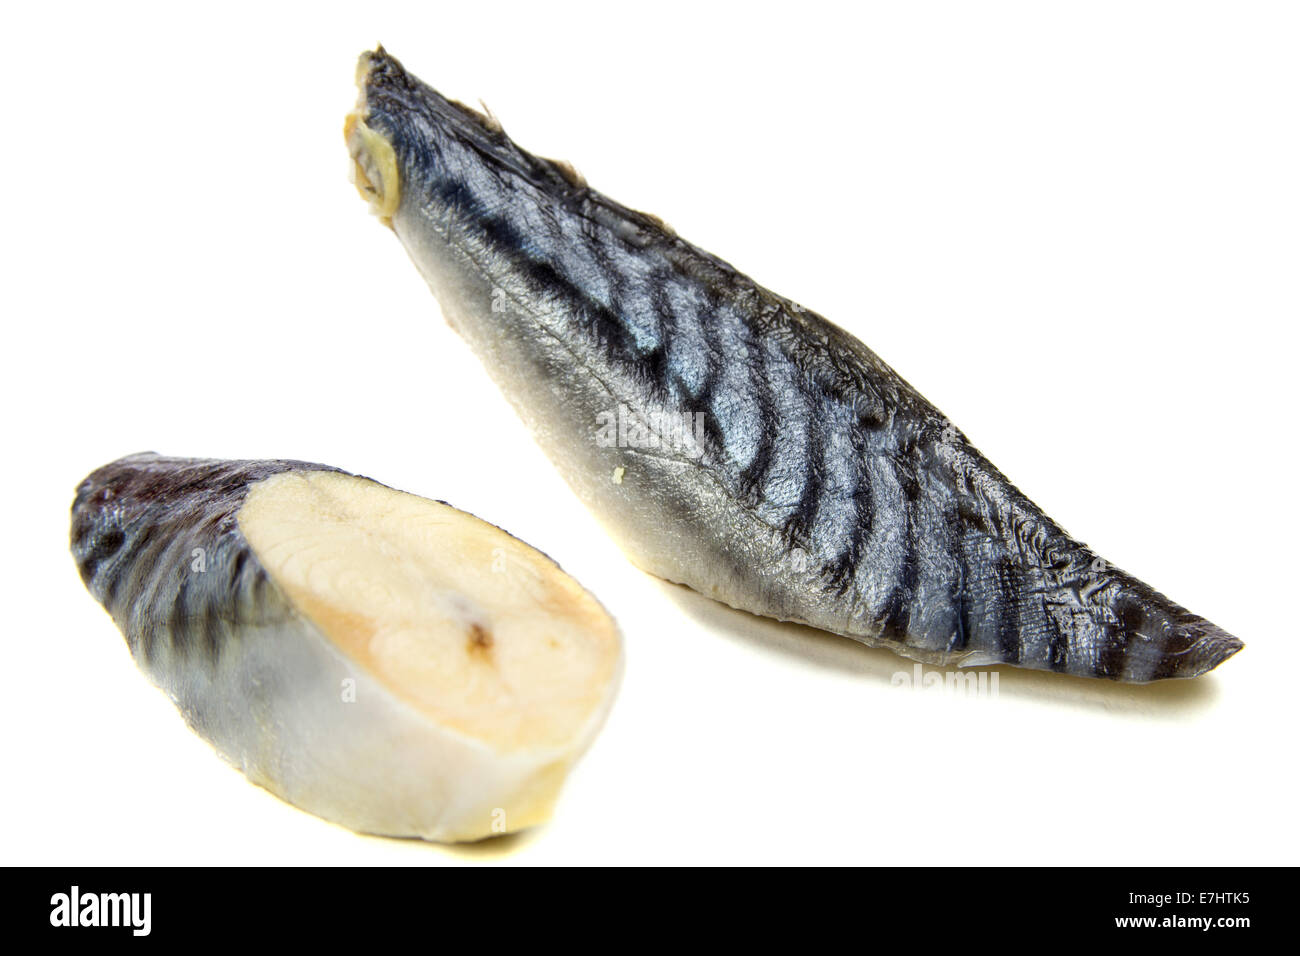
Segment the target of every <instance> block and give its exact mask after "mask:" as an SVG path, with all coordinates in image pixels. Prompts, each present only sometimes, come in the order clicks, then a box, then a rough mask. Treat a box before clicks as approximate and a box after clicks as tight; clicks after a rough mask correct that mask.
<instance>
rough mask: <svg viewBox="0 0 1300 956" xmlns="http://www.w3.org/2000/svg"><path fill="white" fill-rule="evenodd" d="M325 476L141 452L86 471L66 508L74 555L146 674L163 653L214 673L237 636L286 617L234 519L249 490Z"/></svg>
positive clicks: (287, 466) (293, 467)
mask: <svg viewBox="0 0 1300 956" xmlns="http://www.w3.org/2000/svg"><path fill="white" fill-rule="evenodd" d="M322 470H334V469H328V468H326V467H325V466H323V465H315V464H309V463H307V462H298V461H219V460H208V459H190V458H166V457H162V456H159V455H155V454H152V453H144V454H139V455H131V456H129V457H127V458H122V459H119V460H118V461H115V462H113V463H111V464H108V465H105V466H104V467H102V468H99V469H97V470H96V471H94V472H92V473H91V474H90V475H89V476H88V477H87V478H86V479H85V480H84V481H83V482H82V483H81V484H80V485H79V486H78V488H77V494H76V498H75V500H74V501H73V504H72V535H71V536H72V555H73V558H74V559H75V560H76V562H77V569H78V570H79V571H80V573H81V579H82V581H84V582H85V584H86V587H87V588H88V589H89V590H90V592H91V594H93V595H94V596H95V598H96V599H97V600H98V601H99V602H100V603H101V604H103V605H104V607H105V608H106V609H107V610H108V612H109V614H111V615H112V616H113V620H114V621H115V622H116V623H117V625H118V627H119V628H120V629H121V630H122V632H123V634H125V635H126V636H127V642H128V644H129V645H130V648H131V654H132V656H134V657H136V658H137V659H139V660H140V661H141V663H142V664H144V665H146V666H149V665H151V664H152V663H153V662H154V658H155V657H156V655H157V654H158V652H159V651H160V650H165V651H167V652H168V653H169V654H171V655H175V656H176V657H178V658H179V659H182V660H186V661H188V662H190V663H192V664H195V665H206V666H210V667H215V665H216V664H217V662H218V660H219V659H220V656H221V653H222V648H223V646H224V645H225V642H226V641H228V640H232V639H235V637H236V636H237V635H238V634H239V632H240V630H241V628H242V627H244V626H246V625H262V624H269V623H273V622H274V621H276V620H279V619H280V618H281V617H283V616H284V615H286V614H287V613H289V611H288V608H287V606H286V604H285V602H284V601H283V600H282V599H281V598H280V597H279V591H278V589H276V588H275V587H274V585H273V584H272V583H271V582H270V580H269V579H268V577H267V575H266V571H265V570H264V569H263V568H262V566H261V564H260V562H258V560H257V558H256V556H255V555H254V554H253V553H252V551H251V550H250V548H249V546H248V542H247V541H246V540H245V539H244V536H243V534H242V533H241V532H240V530H239V525H238V521H237V516H238V514H239V509H240V507H241V506H242V505H243V503H244V498H245V496H246V495H247V493H248V488H249V486H250V485H252V484H255V483H256V482H258V481H261V480H262V479H264V478H268V477H270V476H271V475H275V474H279V473H281V472H285V471H322ZM196 551H198V552H199V553H198V554H196V553H195V552H196ZM160 642H166V647H165V648H163V647H161V646H160Z"/></svg>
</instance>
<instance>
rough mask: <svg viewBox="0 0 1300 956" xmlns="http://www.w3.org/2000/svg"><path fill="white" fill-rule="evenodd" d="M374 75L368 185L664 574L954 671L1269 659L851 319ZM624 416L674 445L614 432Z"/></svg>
mask: <svg viewBox="0 0 1300 956" xmlns="http://www.w3.org/2000/svg"><path fill="white" fill-rule="evenodd" d="M358 85H359V86H360V89H361V96H360V101H359V103H358V107H357V110H356V111H355V112H354V113H353V114H352V115H351V116H350V117H349V120H348V123H347V125H346V127H345V137H346V139H347V141H348V146H349V150H350V152H351V154H352V156H353V158H354V160H355V163H356V177H357V183H358V187H359V189H360V190H361V191H362V193H363V195H365V196H367V197H368V198H369V199H370V200H371V202H372V204H373V207H374V209H375V210H376V211H377V212H378V213H379V214H380V215H381V217H382V218H383V219H384V221H385V222H386V223H387V224H389V225H390V226H391V227H392V229H393V230H394V232H395V233H396V234H397V236H398V237H399V239H400V240H401V241H402V243H403V244H404V245H405V247H406V249H407V251H408V252H409V253H410V255H411V257H412V259H413V261H414V262H415V264H416V265H417V267H418V268H419V269H420V271H421V272H422V273H423V275H424V276H425V278H426V279H427V281H428V282H429V284H430V286H431V288H432V289H433V291H434V293H435V295H436V296H437V298H438V300H439V302H440V304H441V306H442V309H443V313H444V315H445V316H446V318H447V319H448V321H449V322H450V323H451V325H452V326H453V328H455V329H456V331H457V332H458V333H459V334H461V335H462V336H463V337H464V338H465V339H466V340H467V341H468V342H469V344H470V346H471V347H472V348H473V350H474V351H475V352H476V353H477V354H478V356H479V357H480V359H481V360H482V362H483V364H484V366H485V367H486V369H487V371H488V372H489V374H490V375H492V377H493V378H494V379H495V381H496V382H497V384H498V385H499V386H500V387H501V389H502V390H503V391H504V393H505V395H506V396H507V398H508V399H509V400H510V401H511V403H512V404H513V405H514V407H515V408H516V410H517V411H518V413H519V414H520V416H521V417H522V418H523V419H524V421H525V422H526V423H527V424H528V425H529V427H530V428H531V430H532V431H533V433H534V435H535V436H536V438H537V440H538V441H539V443H540V445H541V446H542V448H543V449H544V450H545V451H546V452H547V453H548V455H549V456H550V457H551V458H552V460H553V461H554V462H555V464H556V465H557V466H558V467H559V469H560V471H561V472H562V474H563V475H564V477H565V478H566V480H567V481H568V482H569V483H570V485H571V486H572V487H573V488H574V490H575V491H576V492H577V494H578V495H579V497H580V498H581V499H582V500H583V501H584V502H585V503H586V504H587V505H588V506H589V507H590V508H591V509H592V510H593V511H594V512H595V513H596V515H597V516H598V517H599V518H600V520H601V521H602V523H603V524H604V525H605V526H606V527H607V528H608V529H609V530H610V531H611V533H612V534H614V536H615V537H616V538H617V540H618V541H619V542H620V544H621V545H622V546H623V548H624V549H625V550H626V551H627V552H628V554H629V556H630V557H631V558H632V559H633V560H634V561H635V562H636V563H637V564H638V565H640V566H641V567H643V568H644V569H646V570H647V571H649V572H651V573H653V574H656V575H658V576H660V577H663V578H666V579H668V580H670V581H674V582H678V583H681V584H685V585H687V586H689V587H691V588H693V589H695V590H697V591H699V592H701V593H703V594H706V595H708V596H710V597H713V598H715V599H717V600H719V601H722V602H724V603H726V604H729V605H731V606H733V607H736V608H740V609H743V610H746V611H750V612H753V613H756V614H760V615H764V616H768V617H773V618H777V619H780V620H789V621H797V622H801V623H804V624H808V625H812V626H814V627H818V628H822V629H825V630H828V631H833V632H836V633H839V634H843V635H846V636H849V637H852V638H854V639H857V640H859V641H862V642H864V643H867V644H872V645H881V646H886V647H889V648H892V649H893V650H895V651H897V652H898V653H900V654H903V655H905V656H908V657H911V658H915V659H919V660H922V661H926V662H930V663H940V664H953V665H958V666H976V665H987V664H996V663H1005V664H1010V665H1014V666H1017V667H1024V668H1031V669H1038V670H1049V671H1056V672H1061V673H1067V674H1073V675H1079V676H1084V677H1098V678H1108V679H1112V680H1120V681H1127V682H1135V683H1142V682H1147V681H1152V680H1160V679H1165V678H1186V677H1195V676H1197V675H1200V674H1203V673H1205V672H1206V671H1208V670H1210V669H1212V668H1213V667H1215V666H1217V665H1218V664H1219V663H1221V662H1222V661H1223V660H1225V659H1226V658H1228V657H1229V656H1231V655H1232V654H1234V653H1235V652H1236V651H1238V650H1239V649H1240V648H1241V647H1242V646H1243V645H1242V643H1241V642H1240V641H1239V640H1238V639H1236V638H1235V637H1232V636H1231V635H1229V634H1227V633H1226V632H1224V631H1222V630H1220V629H1219V628H1218V627H1216V626H1215V625H1213V624H1211V623H1210V622H1208V621H1206V620H1204V619H1203V618H1200V617H1197V616H1196V615H1194V614H1192V613H1191V612H1189V611H1187V610H1186V609H1184V608H1182V607H1180V606H1179V605H1177V604H1174V603H1173V602H1172V601H1170V600H1169V599H1167V598H1165V597H1164V596H1163V595H1161V594H1159V593H1157V592H1156V591H1154V590H1153V589H1151V588H1150V587H1148V586H1147V585H1145V584H1143V583H1142V582H1141V581H1138V580H1137V579H1135V578H1134V577H1132V576H1130V575H1128V574H1126V573H1124V572H1123V571H1121V570H1119V569H1118V568H1115V567H1114V566H1112V565H1110V564H1108V563H1106V562H1104V561H1102V560H1101V559H1100V558H1099V557H1098V556H1097V555H1095V554H1094V553H1093V552H1092V551H1090V550H1089V549H1088V548H1087V547H1086V546H1085V545H1083V544H1082V543H1080V542H1078V541H1076V540H1074V539H1072V538H1070V537H1069V536H1068V535H1067V534H1066V533H1065V532H1064V531H1063V530H1062V529H1061V528H1060V527H1059V526H1058V525H1057V524H1056V523H1055V522H1053V521H1052V520H1051V519H1050V518H1048V517H1047V516H1046V515H1044V514H1043V513H1042V512H1041V511H1040V510H1039V509H1038V508H1037V507H1036V506H1035V505H1034V504H1033V503H1032V502H1031V501H1029V500H1028V499H1027V498H1026V497H1025V496H1024V495H1023V494H1021V493H1020V492H1019V491H1018V490H1017V489H1016V488H1015V487H1014V486H1012V485H1011V484H1010V482H1008V481H1007V480H1006V478H1004V477H1003V476H1002V475H1001V474H1000V473H999V472H998V471H997V469H995V468H994V467H993V466H992V465H991V464H990V463H989V462H988V461H987V460H986V459H985V458H984V457H983V456H982V455H981V454H980V453H979V451H977V450H976V449H975V448H974V447H973V446H972V445H971V444H970V442H968V441H967V439H966V438H965V436H964V435H963V434H962V433H961V432H960V431H959V430H958V429H956V428H955V427H954V426H953V425H952V424H951V423H950V422H949V420H948V419H947V418H946V417H945V416H944V415H942V414H941V413H940V412H939V411H938V410H937V409H935V408H934V407H933V406H932V405H931V404H930V403H929V402H928V401H926V399H925V398H924V397H922V396H921V395H920V394H919V393H918V392H917V391H916V390H915V389H913V388H912V387H911V386H909V385H908V384H907V383H906V382H905V381H903V379H901V378H900V377H899V376H898V375H897V374H896V373H895V372H894V371H893V370H892V369H891V368H890V367H889V366H888V365H886V364H885V363H884V362H883V361H882V360H881V359H880V358H879V357H878V356H876V355H875V354H874V353H873V352H872V351H871V350H870V349H868V348H867V347H866V346H865V345H864V344H862V343H861V342H860V341H858V340H857V339H855V338H854V337H853V336H851V335H849V334H848V333H847V332H845V331H843V330H842V329H840V328H838V327H837V326H835V325H832V324H831V323H830V322H828V321H826V320H825V319H823V318H822V317H820V316H818V315H816V314H814V313H812V312H809V311H807V310H805V309H803V308H801V307H800V306H798V305H796V304H795V303H793V302H790V301H789V300H787V299H784V298H782V297H780V296H778V295H776V294H774V293H772V292H770V291H768V290H767V289H764V288H762V287H761V286H759V285H757V284H756V283H755V282H753V281H752V280H750V279H749V278H747V277H746V276H744V275H741V274H740V273H739V272H737V271H736V270H735V269H733V268H732V267H731V266H729V265H728V264H727V263H725V262H723V261H722V260H720V259H718V258H716V257H715V256H712V255H710V254H709V253H707V252H704V251H703V250H701V249H698V248H696V247H694V246H692V245H690V244H689V243H687V242H685V241H683V240H682V239H680V238H678V237H677V236H676V235H674V234H673V233H672V232H671V231H670V230H668V229H667V228H666V227H664V226H663V225H662V224H661V223H660V222H659V221H658V220H657V219H655V218H653V217H650V216H647V215H645V214H642V213H638V212H635V211H632V210H629V209H627V208H625V207H623V206H620V205H619V204H617V203H616V202H614V201H612V200H611V199H609V198H607V197H605V196H603V195H601V194H600V193H599V192H597V191H595V190H593V189H591V188H589V187H588V186H586V185H585V183H583V182H582V181H581V180H580V179H578V178H577V177H576V175H575V174H573V172H572V170H571V169H570V168H568V167H567V166H565V165H564V164H561V163H556V162H553V161H550V160H546V159H541V158H538V157H535V156H532V155H530V154H528V153H527V152H525V151H524V150H522V149H520V148H519V147H518V146H516V145H515V144H514V143H513V142H512V141H511V140H510V139H509V138H508V137H507V136H506V135H505V134H504V132H503V131H502V130H501V129H500V127H499V125H498V124H497V123H496V122H495V121H494V120H492V119H491V118H490V117H484V116H482V115H480V114H478V113H477V112H476V111H474V110H471V109H469V108H467V107H465V106H462V105H461V104H458V103H455V102H452V101H449V100H447V99H445V98H444V97H442V96H441V95H439V94H438V93H437V92H436V91H435V90H433V89H432V88H431V87H429V86H427V85H426V84H424V83H422V82H421V81H420V80H418V79H416V78H415V77H414V76H412V75H411V74H409V73H408V72H406V70H405V69H404V68H403V67H402V65H401V64H400V63H399V62H398V61H397V60H396V59H394V58H393V57H392V56H391V55H389V54H388V53H386V52H385V51H384V50H383V49H382V48H380V49H379V50H378V51H376V52H374V53H367V54H364V55H363V56H362V58H361V62H360V65H359V69H358ZM622 409H627V410H629V412H630V416H629V417H630V418H632V419H633V421H637V420H639V421H641V422H642V423H646V424H648V425H649V431H650V433H651V434H652V436H654V435H657V436H658V440H657V441H656V440H654V438H653V437H652V440H651V441H650V442H649V443H648V444H647V443H646V442H645V441H643V440H638V441H625V440H623V437H624V436H623V435H622V433H619V434H618V436H617V440H615V441H613V442H611V441H609V440H608V439H609V434H608V430H607V425H608V422H609V420H610V416H611V414H613V415H614V416H616V417H617V416H618V415H619V414H620V411H621V410H622ZM673 422H691V423H700V424H701V426H702V427H701V428H700V431H699V433H698V435H699V437H698V440H695V434H696V433H695V432H691V433H690V434H689V435H686V434H685V433H682V434H678V431H680V430H678V431H675V430H674V429H672V428H671V427H670V425H671V423H673ZM665 423H668V424H667V425H666V424H665ZM602 429H605V431H602ZM634 433H635V434H637V435H639V436H641V438H642V439H643V438H644V433H642V432H634ZM687 438H689V439H690V440H686V439H687ZM633 446H636V447H633Z"/></svg>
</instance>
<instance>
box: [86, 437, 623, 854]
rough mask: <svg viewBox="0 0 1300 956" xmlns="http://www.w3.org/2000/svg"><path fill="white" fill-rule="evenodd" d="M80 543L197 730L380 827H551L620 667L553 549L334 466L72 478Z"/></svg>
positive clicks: (146, 468)
mask: <svg viewBox="0 0 1300 956" xmlns="http://www.w3.org/2000/svg"><path fill="white" fill-rule="evenodd" d="M72 552H73V556H74V557H75V558H76V561H77V566H78V568H79V570H80V571H81V576H82V579H83V580H84V581H85V583H86V586H87V588H89V590H90V592H91V593H92V594H93V595H94V596H95V597H96V598H97V599H98V600H99V601H100V602H101V603H102V604H103V605H104V606H105V607H106V608H107V609H108V611H109V613H110V614H111V615H112V616H113V620H114V621H115V622H116V623H117V625H118V627H120V628H121V630H122V633H123V634H124V635H125V636H126V641H127V644H128V646H129V647H130V649H131V653H132V655H133V656H134V658H135V660H136V663H137V664H138V665H139V666H140V668H141V669H142V670H143V671H144V672H145V673H146V674H147V675H148V676H149V678H150V679H151V680H152V681H153V682H154V683H155V684H157V685H158V686H159V687H160V688H162V689H163V690H164V691H166V692H167V694H168V695H169V696H170V697H171V698H172V700H173V701H174V702H175V704H176V706H177V707H178V708H179V709H180V711H181V713H182V714H183V715H184V716H185V719H186V720H187V721H188V722H189V724H190V725H191V726H192V727H193V728H194V729H195V730H196V731H197V732H198V733H199V734H200V735H201V736H203V737H204V738H206V739H207V740H208V741H209V742H210V743H211V744H212V745H213V746H214V747H216V749H217V750H218V751H219V752H220V753H221V754H222V755H223V756H224V757H225V758H226V759H227V760H229V761H230V762H231V763H232V764H234V765H235V766H236V767H238V768H239V769H240V770H242V771H243V772H244V773H245V774H247V775H248V777H249V779H251V780H253V781H254V782H255V783H258V784H260V785H261V786H263V787H265V788H266V789H268V790H270V791H271V792H272V793H274V794H276V795H277V796H279V797H281V798H283V799H284V800H287V801H288V802H289V803H292V804H294V805H296V806H298V807H301V808H302V809H304V810H308V811H310V812H311V813H314V814H316V815H317V816H321V817H324V818H325V819H327V820H333V821H335V822H337V823H341V824H343V825H345V826H348V827H351V828H352V829H354V830H359V831H362V832H366V833H375V834H383V835H389V836H418V837H423V838H425V839H427V840H439V841H462V840H477V839H480V838H482V837H486V836H491V835H495V834H498V833H504V832H511V831H515V830H520V829H523V828H525V827H529V826H532V825H534V824H537V823H539V822H542V821H543V820H545V819H546V818H547V817H548V816H549V815H550V812H551V808H552V805H553V804H554V801H555V799H556V796H557V794H558V792H559V789H560V786H561V784H562V782H563V780H564V778H565V775H566V774H567V772H568V770H569V768H570V767H571V766H572V765H573V763H574V762H575V761H576V760H577V758H578V757H579V756H580V755H581V754H582V752H583V751H584V750H585V749H586V747H587V745H588V744H589V743H590V742H591V740H592V738H593V737H594V736H595V734H596V732H597V731H598V730H599V728H600V726H601V724H602V722H603V721H604V719H605V715H606V713H607V712H608V710H609V707H610V705H611V703H612V701H613V697H614V693H615V690H616V687H617V684H618V680H619V676H620V673H621V668H622V645H621V640H620V637H619V634H618V630H617V628H616V627H615V625H614V622H613V620H612V619H611V618H610V616H609V615H608V614H607V613H606V612H605V611H604V609H603V608H602V607H601V606H600V604H598V603H597V602H596V600H595V599H594V598H593V597H591V595H589V594H588V593H587V592H586V591H584V590H583V589H582V588H581V587H580V586H579V585H578V584H577V582H575V581H574V580H573V579H572V578H570V577H569V576H568V575H566V574H565V573H564V572H563V571H561V570H560V568H559V567H558V566H557V565H556V564H555V563H554V562H553V561H551V560H550V559H549V558H547V557H546V556H545V555H543V554H542V553H540V552H539V551H537V550H535V549H533V548H531V547H529V546H528V545H526V544H524V543H523V542H521V541H519V540H518V539H516V538H514V537H511V536H510V535H509V534H507V533H505V532H504V531H502V530H501V529H499V528H497V527H495V526H493V525H490V524H488V523H487V522H485V521H482V520H480V519H479V518H476V517H474V516H473V515H470V514H466V513H465V512H463V511H458V510H457V509H455V508H453V507H451V506H450V505H447V504H444V503H442V502H437V501H430V500H428V499H426V498H420V497H417V496H416V495H410V494H405V493H403V492H400V491H394V490H393V489H391V488H388V487H385V486H384V485H381V484H379V483H378V482H374V481H371V480H369V479H367V478H360V477H357V476H355V475H350V474H347V473H345V472H342V471H338V470H335V469H332V468H327V467H325V466H322V465H314V464H308V463H305V462H296V461H216V460H206V459H186V458H166V457H160V456H158V455H154V454H142V455H133V456H130V457H127V458H123V459H120V460H119V461H116V462H113V463H112V464H110V465H106V466H105V467H103V468H100V469H99V470H97V471H95V472H94V473H92V474H91V475H90V476H89V477H88V478H86V480H85V481H83V482H82V483H81V485H80V487H79V488H78V489H77V495H76V500H75V502H74V504H73V506H72Z"/></svg>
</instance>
